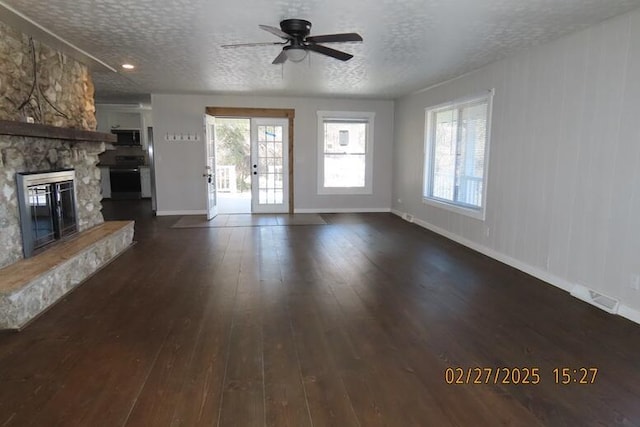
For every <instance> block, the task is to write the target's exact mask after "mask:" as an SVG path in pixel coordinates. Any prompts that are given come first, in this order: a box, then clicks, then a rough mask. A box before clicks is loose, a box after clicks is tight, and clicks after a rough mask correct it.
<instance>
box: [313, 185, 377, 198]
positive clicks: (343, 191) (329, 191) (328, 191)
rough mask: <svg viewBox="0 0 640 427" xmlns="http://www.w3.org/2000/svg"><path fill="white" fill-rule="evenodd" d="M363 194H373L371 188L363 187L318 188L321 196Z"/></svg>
mask: <svg viewBox="0 0 640 427" xmlns="http://www.w3.org/2000/svg"><path fill="white" fill-rule="evenodd" d="M362 194H365V195H366V194H373V191H371V188H366V187H364V188H362V187H322V188H318V195H319V196H332V195H333V196H337V195H343V196H352V195H353V196H356V195H362Z"/></svg>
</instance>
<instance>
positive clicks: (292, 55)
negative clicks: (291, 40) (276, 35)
mask: <svg viewBox="0 0 640 427" xmlns="http://www.w3.org/2000/svg"><path fill="white" fill-rule="evenodd" d="M283 49H284V53H285V55H287V59H288V60H289V61H291V62H301V61H303V60H304V58H306V57H307V51H306V49H304V48H303V47H301V46H285V47H284V48H283Z"/></svg>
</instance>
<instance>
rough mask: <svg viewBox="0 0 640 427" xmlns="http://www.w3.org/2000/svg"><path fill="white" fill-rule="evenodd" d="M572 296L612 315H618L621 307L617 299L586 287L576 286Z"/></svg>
mask: <svg viewBox="0 0 640 427" xmlns="http://www.w3.org/2000/svg"><path fill="white" fill-rule="evenodd" d="M571 295H573V296H574V297H576V298H578V299H581V300H582V301H584V302H588V303H589V304H591V305H595V306H596V307H598V308H600V309H602V310H604V311H606V312H608V313H612V314H617V313H618V307H619V306H620V301H618V300H617V299H615V298H611V297H608V296H606V295H602V294H601V293H599V292H596V291H594V290H592V289H589V288H587V287H586V286H582V285H576V286H575V287H574V288H573V289H572V290H571Z"/></svg>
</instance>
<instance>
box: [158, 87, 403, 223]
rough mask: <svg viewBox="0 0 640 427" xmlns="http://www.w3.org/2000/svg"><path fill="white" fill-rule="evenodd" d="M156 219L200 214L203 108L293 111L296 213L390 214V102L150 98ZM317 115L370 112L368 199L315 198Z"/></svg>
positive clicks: (287, 98) (391, 119)
mask: <svg viewBox="0 0 640 427" xmlns="http://www.w3.org/2000/svg"><path fill="white" fill-rule="evenodd" d="M151 104H152V112H153V123H154V144H155V145H154V146H155V150H156V152H155V155H156V185H157V201H158V213H159V214H167V213H199V212H204V209H205V194H206V193H205V190H206V189H205V181H204V179H203V178H202V173H203V170H204V161H205V160H204V142H203V141H202V139H203V138H202V136H203V128H202V115H203V114H204V111H205V107H207V106H214V107H249V108H270V107H272V108H293V109H295V120H294V133H295V136H294V139H295V142H294V207H295V209H296V210H317V211H340V210H351V209H352V210H384V209H387V210H389V209H390V208H391V182H392V171H391V168H392V153H393V108H394V103H393V101H383V100H380V101H376V100H346V99H332V98H293V97H253V96H220V95H164V94H154V95H152V96H151ZM318 110H336V111H373V112H375V113H376V116H375V129H374V137H375V142H374V150H373V161H374V168H373V175H374V177H373V194H371V195H357V196H326V195H323V196H320V195H318V194H317V145H316V144H317V115H316V112H317V111H318ZM167 133H169V134H174V133H185V134H186V133H191V134H194V133H198V134H199V135H200V136H201V139H200V142H196V143H194V142H190V143H170V142H167V141H165V135H166V134H167Z"/></svg>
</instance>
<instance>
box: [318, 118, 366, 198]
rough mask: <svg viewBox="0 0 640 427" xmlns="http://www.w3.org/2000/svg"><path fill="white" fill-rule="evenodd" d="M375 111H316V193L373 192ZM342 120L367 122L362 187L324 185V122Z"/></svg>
mask: <svg viewBox="0 0 640 427" xmlns="http://www.w3.org/2000/svg"><path fill="white" fill-rule="evenodd" d="M375 115H376V113H374V112H365V111H318V194H322V195H324V194H373V185H372V181H373V142H374V137H373V129H374V119H375ZM325 120H344V121H345V122H349V121H354V122H356V121H357V122H365V121H366V123H367V136H366V141H365V171H364V183H365V185H364V186H363V187H325V186H324V122H325Z"/></svg>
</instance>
